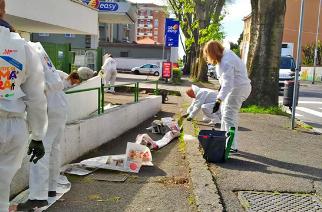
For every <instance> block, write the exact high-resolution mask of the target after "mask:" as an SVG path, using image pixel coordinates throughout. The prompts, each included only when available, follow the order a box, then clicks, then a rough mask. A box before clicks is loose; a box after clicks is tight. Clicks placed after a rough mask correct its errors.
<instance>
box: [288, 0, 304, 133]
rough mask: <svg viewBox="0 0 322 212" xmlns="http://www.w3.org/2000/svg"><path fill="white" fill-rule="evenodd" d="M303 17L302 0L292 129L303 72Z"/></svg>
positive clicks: (302, 3) (302, 1) (302, 0)
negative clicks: (300, 77) (301, 72)
mask: <svg viewBox="0 0 322 212" xmlns="http://www.w3.org/2000/svg"><path fill="white" fill-rule="evenodd" d="M303 15H304V0H301V13H300V24H299V34H298V38H297V52H296V54H297V56H296V70H295V82H294V91H293V102H292V121H291V127H292V129H294V128H295V111H296V103H297V96H298V91H299V90H298V86H299V85H298V81H299V72H300V71H301V52H302V32H303Z"/></svg>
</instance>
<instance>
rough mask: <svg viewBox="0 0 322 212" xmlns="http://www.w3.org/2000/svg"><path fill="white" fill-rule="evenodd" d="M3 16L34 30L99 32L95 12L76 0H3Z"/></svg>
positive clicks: (60, 32)
mask: <svg viewBox="0 0 322 212" xmlns="http://www.w3.org/2000/svg"><path fill="white" fill-rule="evenodd" d="M6 12H7V14H6V16H5V19H6V20H7V21H8V22H10V23H11V24H12V25H13V26H14V27H15V29H17V30H19V31H25V32H33V33H59V34H64V33H70V34H90V35H97V34H98V21H97V20H98V12H97V10H95V9H92V8H90V7H87V6H85V5H84V4H82V2H79V1H77V0H60V1H57V0H46V1H44V0H28V1H21V0H6Z"/></svg>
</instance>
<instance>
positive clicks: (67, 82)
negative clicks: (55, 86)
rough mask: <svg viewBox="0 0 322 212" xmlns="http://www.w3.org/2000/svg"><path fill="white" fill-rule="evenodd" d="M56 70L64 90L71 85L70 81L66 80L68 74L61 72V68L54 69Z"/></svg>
mask: <svg viewBox="0 0 322 212" xmlns="http://www.w3.org/2000/svg"><path fill="white" fill-rule="evenodd" d="M56 72H57V73H58V75H59V77H60V79H61V81H62V82H63V85H64V90H66V89H68V88H71V87H73V86H72V84H71V82H70V81H69V80H67V78H68V76H69V75H68V74H67V73H65V72H63V71H61V70H56Z"/></svg>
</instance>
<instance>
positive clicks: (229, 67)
mask: <svg viewBox="0 0 322 212" xmlns="http://www.w3.org/2000/svg"><path fill="white" fill-rule="evenodd" d="M204 55H205V57H206V58H207V61H208V62H210V63H212V64H218V65H219V68H218V69H217V72H218V73H217V76H218V78H219V83H220V86H221V89H220V91H219V93H218V96H217V99H216V102H215V106H214V108H213V112H217V111H218V110H219V108H220V105H222V106H221V107H222V109H221V110H222V118H221V130H224V131H228V130H229V128H230V127H235V128H236V132H235V138H234V142H233V145H232V147H231V148H232V152H237V150H238V145H237V141H238V133H237V131H238V118H239V110H240V108H241V106H242V103H243V102H244V101H245V100H246V99H247V98H248V96H249V95H250V92H251V84H250V82H251V81H250V79H249V78H248V75H247V70H246V66H245V64H244V63H243V62H242V60H241V59H240V58H239V57H238V56H237V55H236V54H235V53H234V52H233V51H231V50H229V49H225V48H224V47H223V46H222V45H221V43H219V42H218V41H209V42H208V43H207V44H206V45H205V47H204Z"/></svg>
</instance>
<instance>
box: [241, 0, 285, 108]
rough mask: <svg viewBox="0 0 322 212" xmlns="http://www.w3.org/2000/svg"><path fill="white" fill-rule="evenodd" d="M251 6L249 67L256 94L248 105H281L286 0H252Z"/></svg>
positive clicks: (253, 91)
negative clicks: (280, 87)
mask: <svg viewBox="0 0 322 212" xmlns="http://www.w3.org/2000/svg"><path fill="white" fill-rule="evenodd" d="M251 5H252V20H251V21H252V23H251V32H250V34H251V35H250V47H249V53H248V60H247V66H248V70H249V76H250V79H251V80H252V92H251V95H250V97H249V98H248V100H247V103H248V104H254V105H259V106H277V105H278V90H279V88H278V78H279V77H278V76H279V64H280V57H281V46H282V37H283V29H284V16H285V10H286V0H269V1H267V0H251Z"/></svg>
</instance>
